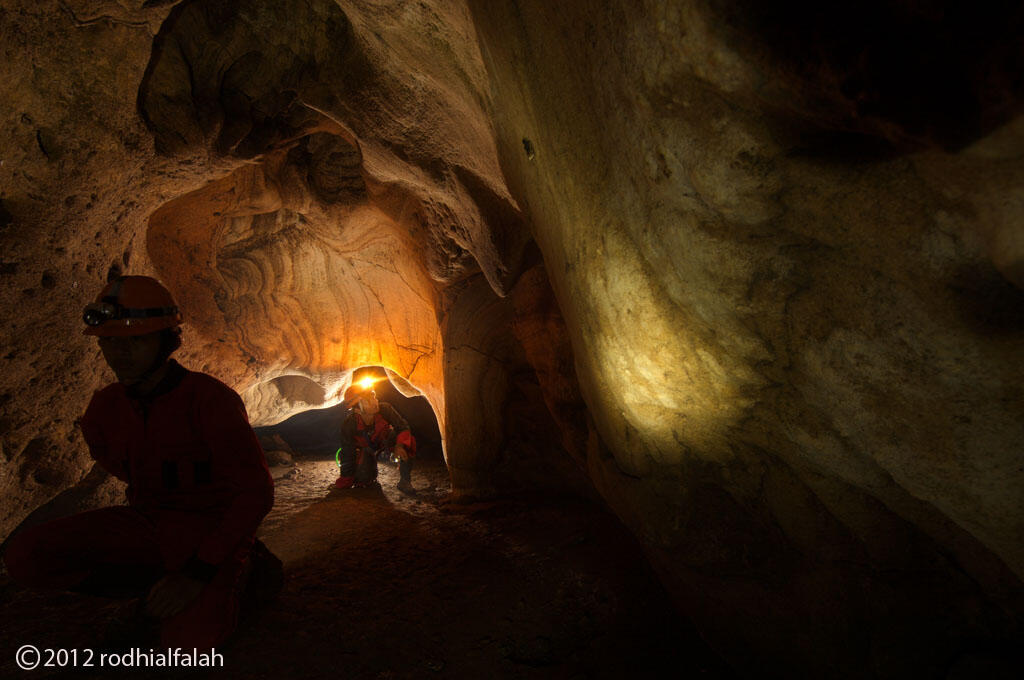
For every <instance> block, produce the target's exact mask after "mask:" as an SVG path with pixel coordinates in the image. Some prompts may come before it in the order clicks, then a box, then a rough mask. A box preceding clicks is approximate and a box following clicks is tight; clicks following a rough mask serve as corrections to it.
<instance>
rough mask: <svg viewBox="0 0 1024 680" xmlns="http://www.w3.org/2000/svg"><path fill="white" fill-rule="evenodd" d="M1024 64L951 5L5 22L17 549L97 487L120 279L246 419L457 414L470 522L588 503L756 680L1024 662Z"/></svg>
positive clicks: (48, 10) (80, 8)
mask: <svg viewBox="0 0 1024 680" xmlns="http://www.w3.org/2000/svg"><path fill="white" fill-rule="evenodd" d="M879 26H884V27H886V28H885V30H879V28H878V27H879ZM1020 28H1021V12H1020V10H1017V9H1014V8H1011V7H1009V6H1003V7H1001V8H992V9H988V8H975V9H971V8H966V7H964V8H949V7H946V5H945V4H943V3H939V2H928V1H923V0H922V1H921V2H909V3H900V5H899V6H898V7H895V8H894V7H891V6H889V4H888V3H876V2H872V3H867V4H864V3H860V4H858V5H856V6H855V5H849V7H845V6H836V7H833V8H832V9H831V10H828V11H826V10H824V9H820V8H815V7H814V6H812V4H811V3H803V2H795V1H794V2H785V3H773V4H772V6H771V8H770V9H766V8H764V7H761V6H760V5H759V4H756V3H753V2H748V1H745V0H678V1H674V2H668V3H665V2H654V1H653V0H650V1H648V0H641V1H640V2H625V1H619V0H608V1H605V2H597V0H579V1H574V2H565V3H547V2H541V1H537V0H518V1H516V0H486V1H484V0H470V1H469V2H468V3H462V2H458V1H456V0H447V1H441V0H439V1H437V2H432V3H406V2H399V1H397V0H395V1H386V0H377V1H374V2H330V1H328V0H288V1H287V2H274V3H270V2H260V1H257V0H238V1H237V2H217V3H209V2H207V3H202V2H196V1H194V0H193V1H187V2H182V3H164V2H142V1H141V0H138V1H125V0H122V1H120V2H114V1H113V0H110V1H106V0H104V1H102V2H92V1H89V2H86V1H85V0H62V1H61V2H56V1H54V2H47V1H43V2H31V3H30V2H27V1H24V0H8V1H6V2H5V3H4V5H3V7H2V8H0V35H2V36H3V37H4V50H5V61H6V63H7V64H8V68H6V70H5V72H4V74H3V75H2V76H0V96H2V98H3V100H4V101H5V102H6V105H5V106H4V107H3V108H2V109H0V115H2V121H3V128H2V131H0V135H2V136H0V151H2V154H0V156H2V160H3V162H2V163H0V187H2V192H3V193H2V195H0V200H2V204H0V207H2V210H0V245H2V249H0V252H2V255H0V284H2V285H0V303H2V304H3V310H4V312H3V325H2V330H0V333H2V337H3V341H4V343H3V345H4V355H3V362H4V363H3V366H4V369H5V370H4V371H3V372H0V409H2V412H0V445H2V450H0V492H2V493H3V494H4V497H5V499H6V501H5V503H4V504H3V505H2V507H0V535H3V534H6V533H7V532H9V531H10V530H11V529H12V528H13V527H14V526H16V525H17V524H18V523H19V522H20V521H21V520H22V519H23V518H24V517H25V516H26V515H27V514H28V513H29V512H30V511H31V510H32V509H33V508H35V507H37V506H39V505H40V504H42V503H44V502H46V501H47V500H48V499H50V498H52V497H53V496H54V495H55V494H57V493H58V492H59V491H61V490H62V489H66V488H68V487H70V486H72V485H74V484H75V483H76V482H78V481H79V480H81V479H82V478H83V476H84V475H85V472H86V471H87V470H88V468H89V461H88V457H87V455H86V453H85V451H84V448H83V446H82V443H81V441H80V437H79V435H78V433H77V431H76V427H75V419H76V418H77V417H78V416H79V415H80V414H81V412H82V410H83V409H84V406H85V404H86V403H87V401H88V398H89V395H90V394H91V392H92V390H94V389H96V388H98V387H100V386H102V385H103V384H105V383H106V382H109V381H110V380H111V379H112V375H110V374H109V373H108V372H107V370H106V369H105V368H104V367H103V366H102V363H101V359H100V357H99V353H98V351H97V349H96V347H95V345H94V344H93V343H92V342H90V341H89V340H87V339H85V338H83V337H81V336H80V335H79V329H80V321H79V319H80V310H81V307H82V306H83V305H84V304H85V303H86V302H88V301H89V300H91V299H92V297H93V296H94V295H95V292H96V291H97V290H98V289H99V287H100V286H101V285H102V283H103V281H104V280H105V279H106V277H107V276H108V275H109V274H111V273H117V272H120V271H126V272H127V271H130V272H132V273H149V274H154V275H157V276H159V277H161V278H162V279H164V280H166V281H167V282H168V284H169V285H170V287H171V289H172V291H173V292H174V293H175V294H176V295H177V296H178V297H179V299H180V302H181V304H182V306H183V307H184V308H185V310H186V316H187V321H188V323H187V325H186V327H185V350H184V351H183V352H182V361H183V362H184V363H185V364H186V365H188V366H190V367H192V368H196V369H200V370H208V371H210V372H211V373H213V374H215V375H217V376H218V377H220V378H221V379H223V380H225V381H226V382H228V383H229V384H231V385H232V386H233V387H235V388H236V389H237V390H239V391H240V392H241V393H242V394H243V396H244V398H245V400H246V404H247V407H248V408H249V411H250V415H251V417H252V419H253V422H254V424H271V423H274V422H279V421H280V420H283V419H284V418H286V417H287V416H288V415H290V414H292V413H294V412H297V411H300V410H305V409H307V408H311V407H322V406H329V405H330V404H332V403H336V401H337V400H338V398H339V397H340V394H341V393H342V392H343V390H344V388H345V386H346V385H347V384H348V381H349V379H350V375H351V371H352V370H354V369H356V368H358V367H360V366H363V365H375V366H377V365H379V366H383V367H385V368H386V369H388V370H389V371H391V372H392V373H393V374H394V376H397V378H400V379H404V380H407V381H408V383H409V384H410V385H411V387H412V388H414V389H415V390H418V391H420V392H422V393H423V394H425V395H426V396H427V397H428V398H429V399H430V401H431V404H432V406H433V408H434V409H435V412H436V413H437V415H438V420H439V425H440V428H441V432H442V434H443V436H444V437H445V453H446V457H447V461H448V463H449V466H450V469H451V472H452V481H453V489H454V491H455V492H456V493H457V494H463V495H466V496H476V495H486V494H487V493H490V492H492V491H493V490H495V489H498V488H509V487H513V488H514V487H516V484H514V483H511V481H512V480H513V478H516V477H517V476H518V479H519V480H520V481H521V482H523V481H524V480H530V474H533V479H532V480H530V483H534V482H535V483H537V484H540V483H541V477H543V476H544V475H538V474H537V471H538V470H541V471H545V472H550V474H549V475H547V476H548V477H558V478H559V479H562V480H564V481H565V488H568V489H572V490H574V491H577V492H579V493H587V489H586V488H585V487H587V486H592V487H593V488H596V489H597V491H598V492H599V493H600V495H601V497H603V498H604V499H605V501H606V502H607V503H608V504H609V506H610V507H611V508H612V509H613V510H614V511H615V512H616V513H617V514H618V515H619V516H620V517H621V518H622V519H623V521H624V522H625V523H626V524H627V525H628V526H629V527H630V528H631V529H632V530H633V531H634V533H636V534H637V535H638V536H639V537H640V538H641V539H642V542H643V544H644V545H645V547H646V549H647V551H648V557H649V558H650V560H651V562H652V564H653V565H654V566H655V568H656V569H657V570H658V572H659V574H660V575H661V577H662V579H663V580H664V582H665V583H666V584H667V585H668V586H669V589H670V592H671V593H672V595H673V596H674V597H675V599H676V601H677V602H678V603H679V604H680V605H681V607H682V608H683V609H684V610H685V611H686V612H687V613H688V614H689V615H690V616H692V617H693V619H694V620H695V622H696V623H697V625H698V626H699V627H700V629H701V630H702V632H703V633H704V634H705V636H706V637H707V638H708V640H709V641H710V642H711V643H712V644H713V645H714V646H715V647H716V648H717V649H719V650H720V651H721V652H722V653H723V654H724V655H725V656H726V658H728V659H729V660H730V662H731V663H733V664H734V665H736V666H737V667H739V668H741V669H746V670H751V669H754V670H756V671H757V672H761V673H769V674H770V673H771V672H772V671H773V670H778V669H791V670H792V669H798V671H799V672H802V673H806V674H809V675H812V676H817V677H822V676H828V677H844V676H845V677H863V676H866V675H878V676H881V677H906V676H907V674H908V673H910V674H913V672H914V669H918V670H919V669H922V668H923V669H925V670H926V671H928V672H935V673H941V672H944V671H945V669H947V668H949V667H952V666H955V665H956V664H957V663H960V661H959V660H960V659H961V658H962V657H963V655H964V654H967V653H968V652H969V650H968V647H969V641H970V640H976V639H997V640H1011V639H1013V636H1015V635H1019V633H1020V616H1021V612H1022V611H1024V607H1022V604H1021V602H1022V587H1021V577H1022V575H1024V540H1022V538H1024V520H1022V515H1021V511H1020V508H1021V507H1022V503H1021V501H1022V498H1021V495H1022V491H1021V490H1022V489H1024V484H1022V482H1024V466H1022V465H1021V447H1020V442H1021V441H1024V436H1022V435H1024V419H1021V418H1020V414H1021V413H1022V412H1024V408H1022V407H1024V391H1022V389H1021V387H1020V386H1021V384H1022V380H1021V379H1022V378H1024V365H1022V362H1021V361H1020V356H1021V355H1022V351H1021V350H1022V349H1024V348H1022V341H1024V293H1022V289H1024V231H1022V230H1021V228H1020V226H1019V225H1020V223H1021V222H1020V220H1021V216H1022V215H1024V205H1022V204H1021V200H1020V196H1022V195H1024V192H1022V191H1021V187H1022V183H1024V161H1022V156H1024V124H1022V122H1021V120H1022V119H1021V118H1020V117H1019V114H1020V113H1021V107H1020V97H1021V92H1022V87H1021V72H1020V68H1019V64H1020V47H1019V41H1017V40H1016V39H1014V38H1013V36H1016V35H1018V34H1019V29H1020ZM53 45H60V46H61V49H53ZM937 74H938V75H937ZM534 242H535V244H536V245H533V243H534ZM544 447H547V448H544ZM534 463H535V464H534ZM574 470H576V471H577V474H578V470H584V471H586V474H587V476H588V477H589V481H587V480H584V481H582V482H581V480H580V479H578V478H577V477H574ZM80 486H82V487H83V489H84V491H87V492H88V495H89V497H90V498H91V499H92V501H90V502H97V503H98V502H102V501H103V500H104V499H109V498H114V497H115V496H116V489H113V490H112V489H110V488H109V487H108V486H105V485H104V483H103V482H102V480H99V479H94V478H92V477H90V478H87V479H85V480H83V481H82V482H81V483H80ZM936 648H942V649H943V650H944V652H943V653H941V654H936V653H935V651H934V650H935V649H936Z"/></svg>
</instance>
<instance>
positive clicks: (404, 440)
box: [395, 430, 416, 455]
mask: <svg viewBox="0 0 1024 680" xmlns="http://www.w3.org/2000/svg"><path fill="white" fill-rule="evenodd" d="M395 443H397V444H401V445H402V446H404V447H405V449H406V450H407V451H408V452H409V453H411V454H413V455H415V454H416V438H415V437H413V436H412V432H410V431H409V430H403V431H402V432H399V433H398V437H397V438H396V439H395Z"/></svg>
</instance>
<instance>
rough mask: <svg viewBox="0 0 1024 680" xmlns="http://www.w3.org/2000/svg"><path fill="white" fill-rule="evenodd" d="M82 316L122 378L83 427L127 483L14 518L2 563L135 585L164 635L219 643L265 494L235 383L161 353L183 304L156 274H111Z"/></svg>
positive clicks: (39, 577) (41, 576) (70, 585)
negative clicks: (122, 502) (21, 523)
mask: <svg viewBox="0 0 1024 680" xmlns="http://www.w3.org/2000/svg"><path fill="white" fill-rule="evenodd" d="M85 320H86V323H87V324H89V325H88V327H87V329H86V333H87V334H90V335H97V336H99V337H100V348H101V350H102V351H103V354H104V358H105V359H106V360H107V363H108V364H109V365H110V366H111V368H112V369H114V372H115V374H117V375H118V378H119V382H117V383H115V384H113V385H110V386H108V387H107V388H105V389H103V390H100V391H99V392H97V393H96V394H95V395H93V398H92V401H91V402H90V404H89V407H88V409H87V410H86V413H85V415H84V416H83V418H82V421H81V427H82V432H83V433H84V435H85V440H86V442H87V443H88V445H89V451H90V453H91V454H92V457H93V458H94V459H95V460H96V462H97V463H99V465H101V466H102V467H103V468H105V469H106V470H107V471H108V472H110V474H112V475H114V476H116V477H118V478H119V479H122V480H124V481H126V482H127V483H128V488H127V497H128V505H126V506H118V507H109V508H101V509H99V510H94V511H91V512H85V513H82V514H79V515H74V516H71V517H66V518H63V519H58V520H56V521H52V522H48V523H45V524H40V525H37V526H35V527H32V528H29V529H26V530H24V531H23V532H21V533H19V534H17V535H16V536H15V537H14V538H12V539H11V541H10V543H9V544H8V549H7V552H6V555H5V561H6V563H7V569H8V572H9V573H10V575H11V576H12V577H13V578H14V579H15V580H17V581H19V582H21V583H23V584H25V585H27V586H30V587H41V588H61V589H70V590H76V591H80V592H89V593H94V594H103V595H111V596H132V595H138V596H145V597H146V599H145V609H146V612H147V613H148V614H150V615H151V616H153V617H156V618H158V619H160V644H161V645H164V646H169V647H183V648H191V647H199V648H209V647H213V646H216V645H218V644H220V643H221V642H223V641H224V639H225V638H226V637H227V636H228V635H229V634H230V633H231V632H232V631H233V630H234V628H235V625H236V623H237V616H238V608H239V595H240V592H241V589H242V587H243V586H244V580H245V574H246V570H247V566H248V564H247V560H248V556H249V551H250V549H251V547H252V545H253V541H254V536H255V533H256V528H257V527H258V526H259V523H260V521H262V519H263V517H264V515H266V514H267V512H268V511H269V510H270V508H271V506H272V505H273V503H274V485H273V480H272V478H271V476H270V472H269V471H268V469H267V465H266V461H265V458H264V455H263V451H262V449H261V448H260V445H259V442H258V441H257V439H256V436H255V433H254V432H253V430H252V427H250V425H249V421H248V417H247V416H246V412H245V407H244V406H243V404H242V400H241V398H239V396H238V394H237V393H235V392H234V391H233V390H232V389H231V388H229V387H228V386H227V385H224V384H223V383H221V382H220V381H218V380H216V379H215V378H212V377H210V376H208V375H205V374H202V373H195V372H192V371H188V370H186V369H185V368H183V367H182V366H181V365H180V364H178V363H177V362H175V361H173V360H171V359H169V356H170V353H171V352H173V351H174V350H175V349H177V347H178V346H179V345H180V340H179V339H178V338H179V337H180V330H179V329H178V324H179V323H180V320H181V317H180V314H179V313H178V311H177V307H176V306H175V305H174V301H173V299H172V298H171V296H170V293H169V292H167V290H166V289H165V288H163V286H162V285H160V284H159V283H158V282H157V281H155V280H154V279H150V278H148V277H138V276H129V277H121V278H119V279H116V280H115V281H113V282H112V283H110V284H108V285H107V287H106V288H105V289H104V291H103V292H102V293H101V295H100V298H99V300H98V301H97V303H94V304H93V305H90V306H89V307H87V308H86V315H85ZM154 348H155V349H154Z"/></svg>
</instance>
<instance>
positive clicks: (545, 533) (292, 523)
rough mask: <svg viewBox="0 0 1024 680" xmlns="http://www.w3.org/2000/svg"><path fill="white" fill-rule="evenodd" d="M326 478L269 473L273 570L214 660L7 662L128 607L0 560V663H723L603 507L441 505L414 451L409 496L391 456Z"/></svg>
mask: <svg viewBox="0 0 1024 680" xmlns="http://www.w3.org/2000/svg"><path fill="white" fill-rule="evenodd" d="M275 472H277V473H278V475H280V472H281V471H279V470H276V471H275ZM336 475H337V467H336V466H335V464H334V461H333V460H299V461H298V463H297V466H296V468H295V471H294V472H292V473H291V474H289V475H287V476H283V477H282V476H279V479H278V480H277V490H276V497H277V501H276V504H275V508H274V510H273V511H272V512H271V514H270V515H268V516H267V518H266V519H265V521H264V524H263V525H262V527H261V529H260V536H261V538H262V539H263V541H264V542H265V543H266V544H267V545H268V546H269V547H270V548H271V549H272V550H273V551H274V552H275V553H276V554H277V555H278V556H279V557H280V558H281V559H282V560H283V562H284V564H285V573H286V579H287V580H286V583H285V586H284V588H283V590H282V592H281V593H280V595H279V596H278V598H277V599H276V600H275V601H274V602H272V603H270V604H269V605H267V606H265V607H264V608H263V609H262V610H260V611H259V612H257V613H256V614H255V615H254V616H251V617H250V618H248V619H247V620H245V621H243V623H242V624H241V626H240V628H239V630H238V632H237V633H236V634H235V636H234V638H233V639H232V640H230V641H229V642H228V643H226V644H225V645H224V646H223V647H222V648H220V649H219V650H218V651H220V652H221V653H222V654H223V656H224V668H222V669H216V670H206V671H204V670H200V669H185V670H181V669H179V670H178V671H177V672H176V673H167V672H161V673H158V672H156V671H155V669H131V670H128V669H121V670H120V671H117V672H112V671H111V670H110V669H105V670H104V671H103V672H102V673H97V672H96V671H95V670H93V671H87V672H85V671H82V670H81V669H78V670H77V671H72V670H71V669H64V670H61V669H53V668H51V669H36V670H33V671H23V670H21V669H19V668H18V667H17V666H16V665H15V663H14V654H15V650H17V649H18V647H20V646H21V645H23V644H34V645H36V646H37V647H40V648H43V647H51V648H65V649H80V650H81V649H85V648H96V647H97V646H98V645H99V644H100V641H101V640H102V639H103V636H104V635H105V632H106V631H108V630H110V629H111V627H112V626H115V625H116V622H117V621H118V620H120V619H123V618H125V617H126V616H127V614H128V613H130V611H131V610H132V609H133V608H134V604H133V603H131V602H116V601H110V600H104V599H99V598H94V597H87V596H81V595H75V594H70V593H41V592H31V591H27V590H25V589H23V588H21V587H20V586H17V585H16V584H13V583H11V582H10V580H9V579H8V578H7V576H6V575H3V576H0V619H2V621H3V626H2V629H0V654H2V656H0V677H2V678H21V677H24V678H48V677H63V676H68V675H74V676H75V677H111V676H113V675H118V676H134V677H153V676H159V677H188V678H213V677H218V678H224V677H245V678H286V677H288V678H292V677H294V678H380V679H382V680H383V679H398V678H489V677H500V678H627V677H629V678H635V677H673V678H689V677H693V678H721V677H731V675H730V674H729V673H728V672H727V671H726V670H725V668H724V666H723V664H722V663H721V661H719V660H718V658H717V657H716V656H715V655H714V654H713V653H712V652H710V651H709V650H708V649H707V647H706V646H705V645H704V644H703V643H702V641H701V640H700V638H699V637H698V636H697V634H696V633H695V631H694V630H693V629H692V627H691V626H690V625H689V624H688V623H687V621H686V620H685V619H684V618H682V617H681V616H680V615H679V614H678V613H677V612H676V611H675V610H674V609H673V608H672V607H671V606H670V605H669V604H668V601H667V596H666V594H665V592H664V590H663V589H662V588H661V586H660V585H659V584H658V583H657V581H656V579H655V578H654V577H653V575H652V574H651V572H650V570H649V567H647V565H646V563H645V562H644V561H643V560H642V558H641V554H640V547H639V545H638V544H637V542H636V541H635V540H634V539H633V538H632V537H631V536H630V535H629V534H628V533H627V532H626V531H625V529H624V528H623V527H622V526H621V524H620V523H619V522H618V521H617V520H616V519H615V518H614V517H613V516H611V515H610V514H608V513H607V512H606V511H604V510H603V509H600V508H598V507H596V506H594V505H593V504H591V503H589V502H586V501H575V500H565V499H559V500H553V499H551V498H546V499H545V498H540V497H535V498H518V499H506V500H500V501H496V502H488V503H476V504H469V505H459V504H454V503H448V502H447V500H446V499H447V496H448V493H449V484H448V475H447V470H446V469H445V467H444V465H443V463H441V462H440V461H437V462H433V463H423V462H421V463H420V464H419V466H418V468H417V469H416V471H415V472H414V475H413V483H414V486H415V487H416V488H417V494H416V495H415V496H407V495H405V494H402V493H400V492H399V491H397V489H395V488H394V486H395V483H396V482H397V478H398V471H397V468H394V467H390V466H386V465H382V466H381V469H380V481H381V484H382V486H381V488H380V489H357V490H346V491H337V490H330V489H329V486H330V484H331V482H333V480H334V479H335V477H336Z"/></svg>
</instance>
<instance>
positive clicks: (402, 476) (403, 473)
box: [398, 460, 416, 494]
mask: <svg viewBox="0 0 1024 680" xmlns="http://www.w3.org/2000/svg"><path fill="white" fill-rule="evenodd" d="M398 475H399V479H398V490H399V491H401V492H402V493H407V494H414V493H416V490H415V489H414V488H412V461H411V460H403V461H400V462H399V463H398Z"/></svg>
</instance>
